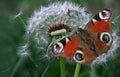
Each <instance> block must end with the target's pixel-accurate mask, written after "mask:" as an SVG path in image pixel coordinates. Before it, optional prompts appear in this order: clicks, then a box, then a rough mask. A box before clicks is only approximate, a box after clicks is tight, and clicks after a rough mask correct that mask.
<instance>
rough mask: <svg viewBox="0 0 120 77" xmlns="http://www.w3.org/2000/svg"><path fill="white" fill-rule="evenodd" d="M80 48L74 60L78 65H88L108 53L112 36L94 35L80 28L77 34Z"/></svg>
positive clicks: (105, 34) (106, 33)
mask: <svg viewBox="0 0 120 77" xmlns="http://www.w3.org/2000/svg"><path fill="white" fill-rule="evenodd" d="M77 38H79V46H78V49H77V50H76V52H75V54H74V57H73V59H74V60H75V61H76V62H78V63H88V62H91V61H92V60H94V59H95V58H96V57H98V56H99V55H101V54H102V53H104V52H105V51H107V50H108V49H109V47H110V45H111V43H112V36H111V35H110V34H109V33H108V32H103V33H101V34H99V33H93V32H90V31H87V30H83V29H81V28H79V30H78V33H77Z"/></svg>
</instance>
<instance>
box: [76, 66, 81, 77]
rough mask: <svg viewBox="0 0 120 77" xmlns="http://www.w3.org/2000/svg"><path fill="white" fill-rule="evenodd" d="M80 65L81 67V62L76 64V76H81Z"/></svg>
mask: <svg viewBox="0 0 120 77" xmlns="http://www.w3.org/2000/svg"><path fill="white" fill-rule="evenodd" d="M80 67H81V64H77V65H76V69H75V73H74V77H79V72H80Z"/></svg>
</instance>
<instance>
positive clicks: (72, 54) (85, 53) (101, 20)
mask: <svg viewBox="0 0 120 77" xmlns="http://www.w3.org/2000/svg"><path fill="white" fill-rule="evenodd" d="M110 21H111V11H110V10H108V9H104V10H103V11H102V12H99V13H98V14H96V15H95V17H93V19H92V20H91V21H90V22H89V23H88V24H87V27H86V28H85V29H81V28H78V30H77V33H76V34H75V35H72V36H70V37H68V38H64V39H62V40H60V41H59V43H57V44H55V45H54V47H53V48H52V51H51V52H52V54H53V55H58V56H62V57H67V58H69V59H72V58H73V59H74V60H75V61H76V62H77V63H80V64H81V63H89V62H91V61H93V60H94V59H96V57H98V56H99V55H101V54H102V53H104V52H106V51H107V50H108V49H109V47H110V46H111V44H112V36H111V34H110V33H109V32H110V30H111V22H110ZM54 53H57V54H54Z"/></svg>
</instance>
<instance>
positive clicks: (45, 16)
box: [18, 2, 118, 63]
mask: <svg viewBox="0 0 120 77" xmlns="http://www.w3.org/2000/svg"><path fill="white" fill-rule="evenodd" d="M68 10H70V16H69V15H68ZM90 16H91V14H88V13H86V8H85V7H80V6H79V5H76V4H74V3H71V2H64V3H60V2H56V3H53V4H50V5H48V6H46V7H41V8H40V9H39V10H38V11H35V12H34V14H33V15H32V17H31V18H30V19H29V21H28V25H27V27H26V38H27V39H26V40H27V42H28V41H29V42H31V40H30V38H31V37H32V40H33V41H34V42H35V44H36V46H37V47H36V48H37V49H38V50H39V51H38V52H42V53H43V54H44V55H45V56H46V54H45V53H46V49H47V46H48V45H49V43H50V40H51V39H50V37H49V34H48V32H47V31H48V28H49V27H50V26H53V25H55V24H58V23H64V24H67V25H69V26H70V27H71V28H72V29H73V30H76V29H77V28H78V27H80V28H84V27H85V25H86V24H87V23H88V21H89V20H90V19H91V18H90ZM112 36H113V44H112V46H111V48H110V50H109V51H108V53H105V54H103V55H102V56H100V57H98V58H97V59H96V60H95V61H93V63H101V62H106V60H107V58H108V57H109V56H111V55H113V53H114V52H115V50H116V49H117V47H118V44H117V41H118V39H117V38H118V37H117V35H116V33H115V32H114V31H113V33H112ZM27 42H26V44H25V45H24V46H21V47H20V50H19V52H18V54H21V55H24V54H26V53H25V52H27V53H28V52H29V49H28V47H29V43H27ZM23 52H24V53H23ZM33 52H36V51H33ZM47 56H48V55H47Z"/></svg>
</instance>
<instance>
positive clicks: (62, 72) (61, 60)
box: [60, 57, 65, 77]
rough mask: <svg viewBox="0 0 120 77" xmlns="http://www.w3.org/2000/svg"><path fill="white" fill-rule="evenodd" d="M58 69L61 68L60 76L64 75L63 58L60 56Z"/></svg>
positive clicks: (63, 76)
mask: <svg viewBox="0 0 120 77" xmlns="http://www.w3.org/2000/svg"><path fill="white" fill-rule="evenodd" d="M60 68H61V69H60V70H61V77H65V60H64V58H63V57H60Z"/></svg>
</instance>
